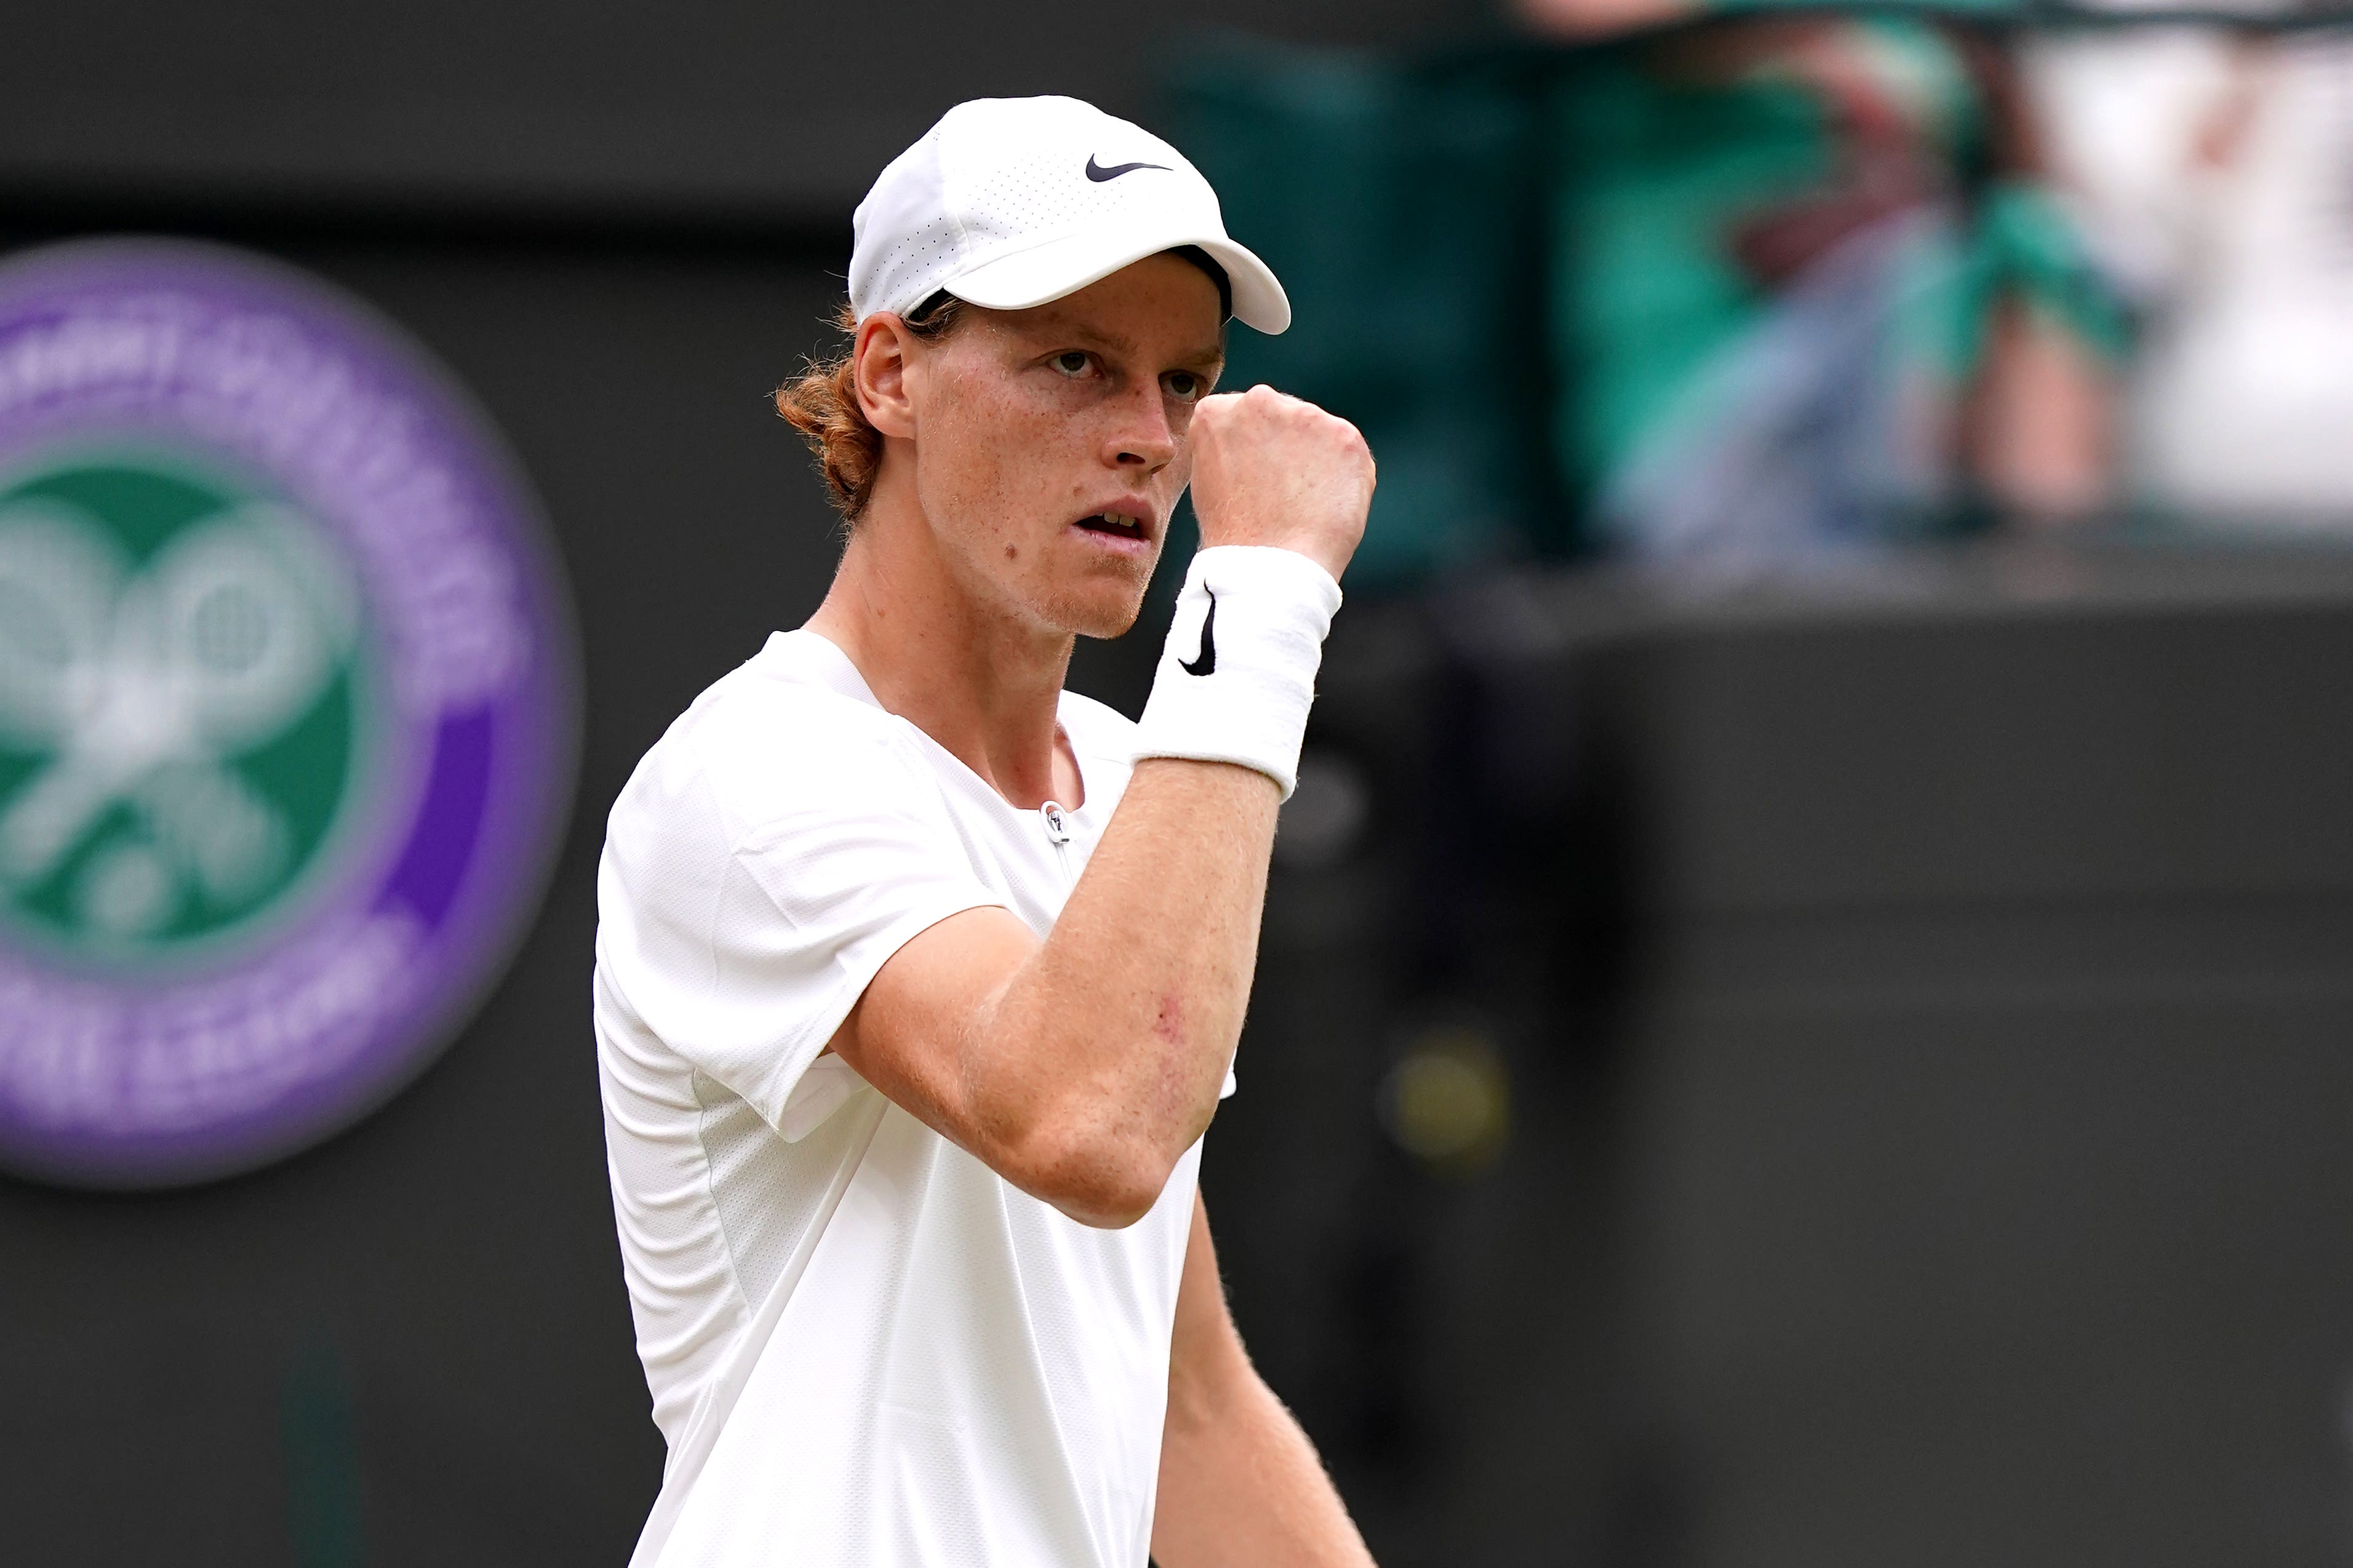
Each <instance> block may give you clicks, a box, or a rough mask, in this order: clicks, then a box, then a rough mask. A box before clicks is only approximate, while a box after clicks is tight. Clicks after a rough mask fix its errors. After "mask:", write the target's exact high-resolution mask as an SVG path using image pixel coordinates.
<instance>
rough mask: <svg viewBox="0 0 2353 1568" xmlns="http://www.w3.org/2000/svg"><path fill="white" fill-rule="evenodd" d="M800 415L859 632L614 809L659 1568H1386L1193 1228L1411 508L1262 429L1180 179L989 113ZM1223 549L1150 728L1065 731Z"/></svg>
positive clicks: (871, 199)
mask: <svg viewBox="0 0 2353 1568" xmlns="http://www.w3.org/2000/svg"><path fill="white" fill-rule="evenodd" d="M855 234H856V243H855V250H854V254H853V256H852V258H851V261H850V268H849V309H848V312H847V315H848V319H849V322H850V323H851V324H852V325H853V327H854V333H855V336H854V338H853V341H852V345H851V348H850V350H849V353H848V355H847V356H846V357H845V358H844V359H843V360H842V361H841V362H840V363H839V364H837V365H833V366H828V367H824V368H820V369H815V370H813V371H812V372H811V373H810V374H808V375H807V376H806V377H805V378H803V379H802V380H800V381H799V382H798V383H797V384H790V385H787V386H786V388H784V389H783V390H782V391H780V392H779V393H778V394H777V402H778V405H779V407H780V409H781V410H782V411H783V413H784V414H785V416H786V417H787V418H788V419H790V420H791V421H792V422H793V423H794V424H795V425H796V426H799V427H800V428H801V429H802V430H803V431H804V432H805V433H806V434H807V435H808V436H809V437H810V438H811V440H812V442H813V443H814V444H815V446H816V447H817V448H818V453H819V456H820V458H821V466H822V468H823V471H824V474H825V477H826V479H827V480H828V484H829V486H830V488H831V490H832V493H833V496H834V498H835V500H836V501H837V502H838V503H839V509H840V510H841V511H842V513H843V515H844V517H845V518H846V519H847V520H848V528H847V532H848V543H847V545H846V547H845V548H844V550H843V552H842V557H841V564H840V567H839V572H838V573H837V574H836V576H835V578H834V582H833V587H832V591H831V592H830V594H829V595H828V596H827V598H826V601H825V604H824V605H823V607H822V608H820V609H819V610H818V613H817V615H816V616H814V617H813V618H812V619H811V620H810V621H809V623H808V624H807V626H804V627H802V628H801V629H800V630H798V631H793V632H785V633H780V634H777V635H776V636H774V637H770V638H769V640H768V642H767V644H766V646H765V647H763V648H762V649H761V650H760V652H759V653H758V654H757V655H756V656H755V657H754V658H752V659H751V660H750V661H749V662H748V663H746V664H744V665H743V666H742V667H741V668H737V669H736V670H734V671H733V673H731V674H729V675H727V676H726V677H724V678H723V679H721V680H720V681H719V682H718V683H717V684H716V685H714V686H712V688H711V689H709V690H708V691H705V692H704V693H703V694H702V696H701V697H700V698H698V699H697V700H695V703H694V705H693V706H692V707H691V708H690V709H689V710H687V712H686V714H685V716H684V717H682V718H681V719H680V720H679V721H677V722H676V723H675V724H673V725H672V726H671V727H670V731H669V733H667V734H666V735H664V736H663V737H662V739H661V740H660V742H658V743H657V744H656V745H655V746H654V748H653V750H652V751H651V752H649V753H648V754H647V756H646V758H645V760H644V762H643V763H640V764H639V766H638V770H637V772H636V773H635V774H634V776H632V777H631V779H630V781H629V783H628V787H627V788H626V789H625V790H624V791H623V792H622V794H621V796H620V799H619V800H618V802H617V804H616V805H615V806H614V807H613V813H612V818H611V822H610V825H609V829H608V834H607V840H606V847H605V856H604V861H603V865H602V868H601V871H600V876H599V881H598V896H599V902H600V908H601V921H600V924H599V927H598V931H597V945H596V983H595V989H596V1039H597V1053H598V1062H599V1067H600V1069H601V1079H602V1085H603V1092H604V1104H605V1118H606V1136H607V1146H608V1150H609V1164H610V1169H611V1174H612V1183H613V1201H614V1209H615V1212H616V1215H617V1220H618V1224H619V1229H620V1240H621V1252H622V1259H623V1263H624V1265H625V1268H626V1271H627V1275H628V1287H629V1300H630V1306H631V1309H632V1311H633V1313H634V1315H635V1318H636V1323H637V1334H638V1352H639V1354H640V1355H641V1356H642V1358H643V1360H644V1363H645V1369H646V1379H647V1382H648V1384H649V1387H650V1389H651V1391H652V1394H653V1411H654V1419H655V1421H656V1422H657V1423H658V1424H659V1426H660V1428H661V1431H662V1434H663V1436H664V1437H665V1438H667V1439H668V1441H669V1445H670V1458H669V1462H668V1466H667V1468H666V1470H665V1472H664V1475H663V1483H662V1490H661V1496H660V1499H659V1502H658V1503H657V1504H656V1505H655V1509H654V1511H653V1515H652V1517H651V1519H650V1520H649V1521H648V1524H647V1526H646V1530H645V1533H644V1536H643V1538H642V1539H641V1541H640V1542H639V1544H638V1552H637V1557H636V1559H635V1562H636V1563H637V1564H638V1568H653V1565H655V1564H662V1565H665V1568H683V1565H689V1564H691V1565H696V1568H737V1565H747V1568H748V1565H751V1564H788V1563H789V1564H796V1565H807V1568H818V1565H824V1568H890V1565H909V1568H912V1565H914V1564H937V1565H942V1568H946V1565H955V1568H988V1565H1001V1568H1141V1565H1142V1564H1143V1563H1145V1558H1146V1554H1147V1552H1149V1553H1150V1554H1152V1555H1153V1556H1155V1557H1156V1558H1157V1560H1158V1561H1159V1563H1161V1564H1162V1568H1215V1565H1218V1564H1229V1563H1230V1564H1250V1565H1251V1568H1293V1565H1296V1568H1307V1565H1310V1564H1314V1565H1317V1568H1322V1565H1325V1564H1367V1563H1369V1561H1370V1560H1369V1558H1368V1557H1367V1555H1366V1551H1365V1548H1364V1545H1363V1543H1362V1542H1361V1541H1360V1540H1359V1538H1358V1536H1357V1534H1356V1529H1355V1527H1354V1526H1353V1525H1352V1524H1351V1523H1350V1522H1349V1520H1348V1517H1347V1514H1346V1511H1345V1510H1344V1509H1343V1507H1342V1505H1341V1502H1340V1500H1339V1498H1338V1496H1337V1495H1336V1494H1335V1492H1334V1490H1333V1489H1332V1487H1331V1484H1330V1483H1329V1481H1328V1480H1326V1479H1325V1477H1324V1471H1323V1468H1322V1467H1321V1465H1320V1464H1319V1463H1318V1461H1317V1459H1316V1457H1315V1454H1314V1450H1313V1449H1312V1448H1311V1447H1309V1445H1308V1442H1307V1439H1306V1437H1305V1436H1304V1435H1303V1433H1302V1432H1301V1431H1300V1429H1299V1427H1298V1426H1297V1425H1296V1424H1295V1423H1294V1422H1293V1420H1292V1418H1291V1416H1290V1415H1289V1413H1288V1412H1286V1411H1285V1410H1284V1409H1283V1407H1282V1405H1280V1404H1279V1403H1278V1402H1277V1401H1276V1400H1275V1398H1274V1396H1273V1395H1272V1394H1271V1393H1269V1391H1268V1390H1267V1388H1266V1385H1265V1384H1263V1383H1261V1381H1260V1379H1259V1377H1258V1375H1257V1373H1255V1372H1254V1371H1252V1369H1251V1367H1250V1362H1249V1359H1248V1357H1247V1356H1246V1355H1245V1354H1244V1353H1243V1350H1242V1346H1241V1343H1240V1341H1239V1339H1238V1338H1237V1337H1236V1335H1235V1331H1234V1327H1233V1323H1232V1321H1231V1320H1230V1319H1229V1316H1228V1314H1227V1310H1226V1304H1225V1299H1224V1295H1223V1292H1222V1290H1221V1289H1220V1288H1219V1280H1218V1268H1217V1259H1216V1257H1215V1255H1214V1254H1213V1252H1212V1250H1211V1247H1210V1242H1209V1229H1208V1220H1207V1218H1206V1216H1205V1215H1204V1213H1203V1210H1202V1206H1201V1202H1200V1199H1199V1197H1198V1194H1197V1191H1196V1183H1195V1174H1196V1170H1197V1168H1198V1163H1199V1160H1200V1145H1201V1134H1202V1132H1203V1131H1204V1130H1205V1129H1206V1128H1208V1125H1209V1119H1210V1117H1211V1115H1212V1114H1213V1113H1214V1112H1215V1111H1216V1110H1217V1107H1218V1102H1219V1099H1220V1098H1221V1097H1222V1095H1223V1094H1225V1093H1230V1092H1231V1091H1232V1089H1233V1078H1232V1076H1231V1074H1230V1071H1229V1068H1230V1067H1231V1064H1232V1060H1233V1057H1234V1048H1235V1042H1236V1040H1237V1038H1238V1037H1239V1036H1240V1030H1241V1025H1242V1014H1243V1009H1244V1006H1245V1005H1246V1004H1247V1002H1248V1000H1249V995H1250V973H1251V969H1252V965H1253V963H1254V955H1255V952H1256V948H1257V942H1258V931H1259V917H1260V910H1261V902H1262V901H1263V899H1264V896H1265V888H1266V871H1267V858H1268V852H1269V848H1270V846H1271V842H1272V839H1273V836H1274V826H1275V813H1276V807H1277V805H1278V804H1279V803H1280V802H1281V801H1282V798H1283V797H1284V796H1285V795H1287V794H1288V793H1289V792H1290V790H1291V787H1292V784H1293V777H1294V774H1295V772H1296V769H1297V765H1298V759H1299V748H1300V737H1301V732H1302V731H1303V727H1304V725H1305V723H1306V719H1307V710H1308V704H1309V700H1310V699H1311V696H1312V694H1313V689H1314V677H1315V671H1316V667H1317V664H1318V661H1319V660H1320V658H1321V657H1322V645H1323V641H1324V632H1325V630H1326V628H1327V627H1328V626H1329V625H1330V622H1331V617H1332V615H1333V613H1334V611H1335V610H1336V609H1337V608H1338V606H1339V604H1340V589H1339V584H1338V581H1337V579H1338V578H1339V576H1340V574H1341V572H1342V570H1343V569H1344V568H1345V566H1346V564H1347V562H1348V558H1349V556H1350V554H1351V552H1353V551H1354V550H1355V548H1356V542H1357V539H1358V537H1359V535H1360V534H1361V532H1362V531H1363V528H1364V522H1365V514H1366V507H1367V505H1368V504H1369V502H1370V500H1371V497H1372V489H1373V462H1372V458H1371V456H1370V455H1369V454H1368V453H1367V451H1366V447H1365V443H1364V441H1363V439H1362V438H1361V437H1359V436H1358V435H1357V433H1356V430H1355V429H1354V428H1353V427H1352V426H1349V425H1347V424H1345V422H1343V421H1341V420H1339V419H1336V418H1335V417H1333V416H1330V415H1328V414H1325V413H1324V412H1323V411H1321V410H1320V409H1317V408H1315V407H1313V406H1311V405H1308V404H1305V403H1302V402H1299V401H1297V400H1295V399H1293V398H1290V397H1286V396H1284V395H1282V394H1280V393H1277V392H1274V391H1271V390H1270V389H1268V388H1266V387H1262V386H1261V387H1254V388H1252V389H1251V390H1250V391H1249V392H1247V393H1244V394H1242V395H1239V396H1233V395H1217V396H1212V395H1210V390H1211V388H1212V387H1213V386H1214V385H1215V384H1216V382H1217V378H1218V374H1219V368H1220V365H1221V363H1222V362H1223V358H1224V353H1223V349H1224V339H1225V331H1226V322H1227V320H1228V318H1229V316H1231V317H1234V318H1238V319H1239V320H1240V321H1243V322H1245V323H1247V324H1248V325H1250V326H1251V327H1255V328H1257V329H1259V330H1261V331H1270V332H1275V331H1282V330H1283V328H1284V327H1285V326H1287V325H1288V324H1289V321H1290V315H1291V308H1290V304H1289V302H1288V300H1286V299H1285V298H1284V295H1283V292H1282V286H1281V285H1280V284H1279V283H1278V282H1277V281H1276V280H1275V279H1274V276H1273V274H1272V273H1271V272H1270V271H1269V270H1268V269H1267V268H1266V266H1265V265H1264V264H1263V263H1262V262H1261V261H1260V260H1259V258H1257V257H1255V256H1253V255H1251V254H1250V252H1249V251H1248V250H1246V249H1244V248H1243V247H1240V245H1237V244H1235V243H1234V242H1233V240H1231V239H1230V238H1229V237H1228V236H1227V234H1226V231H1225V227H1224V225H1223V222H1222V220H1221V218H1220V216H1219V207H1218V201H1217V197H1216V195H1214V194H1213V193H1212V192H1211V190H1210V188H1209V186H1208V183H1207V182H1206V181H1205V180H1203V178H1202V177H1201V175H1200V174H1198V172H1197V171H1196V170H1195V169H1194V168H1193V166H1192V165H1191V164H1190V163H1187V162H1186V161H1185V159H1184V158H1183V157H1181V156H1179V155H1178V153H1176V149H1175V148H1173V147H1171V146H1169V145H1168V143H1166V142H1163V141H1161V140H1159V139H1158V138H1156V137H1154V136H1151V135H1148V134H1146V133H1145V132H1143V131H1140V130H1138V129H1137V128H1136V127H1134V126H1133V125H1131V124H1128V123H1126V122H1125V121H1120V120H1116V119H1113V118H1112V117H1110V116H1108V115H1105V114H1103V113H1102V112H1101V111H1099V110H1095V109H1092V108H1091V107H1089V106H1088V105H1086V104H1083V103H1080V102H1077V101H1075V100H1070V99H1059V98H1043V99H1029V100H983V101H978V102H973V103H966V104H963V105H961V106H959V107H957V108H955V109H954V110H950V111H949V112H948V114H947V115H946V117H945V118H944V119H943V120H941V121H940V122H939V124H938V125H936V126H934V128H933V129H932V131H931V132H929V133H928V134H926V135H925V136H924V137H923V140H921V141H920V142H916V143H915V145H914V146H913V147H912V148H910V149H908V151H907V152H906V153H903V154H902V155H901V156H900V157H899V158H898V159H897V160H896V161H895V162H893V163H892V164H891V165H890V166H889V167H888V168H887V169H885V170H884V171H883V172H882V174H881V178H880V179H879V180H877V181H876V183H875V185H874V188H873V190H872V191H871V193H870V194H869V195H868V196H867V198H866V200H865V201H864V203H862V204H861V205H860V207H859V209H858V214H857V218H856V223H855ZM1188 480H1189V482H1190V483H1191V486H1192V490H1193V501H1194V509H1195V512H1196V514H1197V516H1198V519H1199V521H1200V530H1201V544H1202V547H1201V549H1200V551H1199V552H1198V553H1197V554H1196V555H1195V556H1194V558H1193V560H1192V562H1191V563H1190V565H1189V567H1188V569H1187V573H1186V576H1185V581H1184V587H1183V589H1182V592H1181V595H1180V596H1179V598H1178V601H1177V610H1176V624H1175V627H1174V629H1173V631H1172V632H1171V634H1170V637H1169V644H1168V647H1167V649H1166V652H1165V653H1164V655H1163V657H1162V658H1161V662H1160V665H1159V668H1158V672H1157V675H1156V678H1155V686H1154V689H1153V692H1152V696H1151V699H1150V700H1149V702H1148V703H1147V705H1146V707H1145V712H1144V717H1143V720H1142V721H1141V722H1140V723H1131V722H1129V721H1127V720H1126V719H1124V718H1123V717H1121V716H1120V715H1118V714H1116V713H1114V712H1113V711H1112V710H1109V709H1107V708H1104V707H1103V706H1101V705H1099V704H1097V703H1094V702H1092V701H1089V700H1087V699H1085V698H1083V697H1080V696H1077V695H1075V694H1073V693H1071V692H1067V691H1064V690H1063V689H1062V677H1063V673H1064V669H1065V668H1066V666H1067V664H1068V662H1069V659H1070V656H1071V642H1072V639H1073V638H1074V637H1079V636H1087V637H1114V636H1117V635H1118V634H1119V633H1121V632H1123V631H1125V630H1126V629H1127V627H1128V626H1130V624H1131V623H1132V622H1133V621H1134V618H1135V616H1136V613H1137V610H1138V607H1139V606H1140V605H1141V603H1142V601H1143V597H1144V592H1145V584H1146V583H1147V582H1148V581H1149V579H1150V578H1151V575H1152V570H1153V564H1154V563H1155V560H1156V559H1157V558H1158V556H1159V553H1160V550H1161V546H1162V543H1163V542H1164V540H1165V539H1166V533H1167V529H1168V521H1169V515H1170V513H1171V511H1172V510H1174V509H1175V507H1176V501H1177V499H1178V497H1179V496H1180V495H1182V494H1183V493H1184V491H1185V489H1186V486H1187V482H1188Z"/></svg>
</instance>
